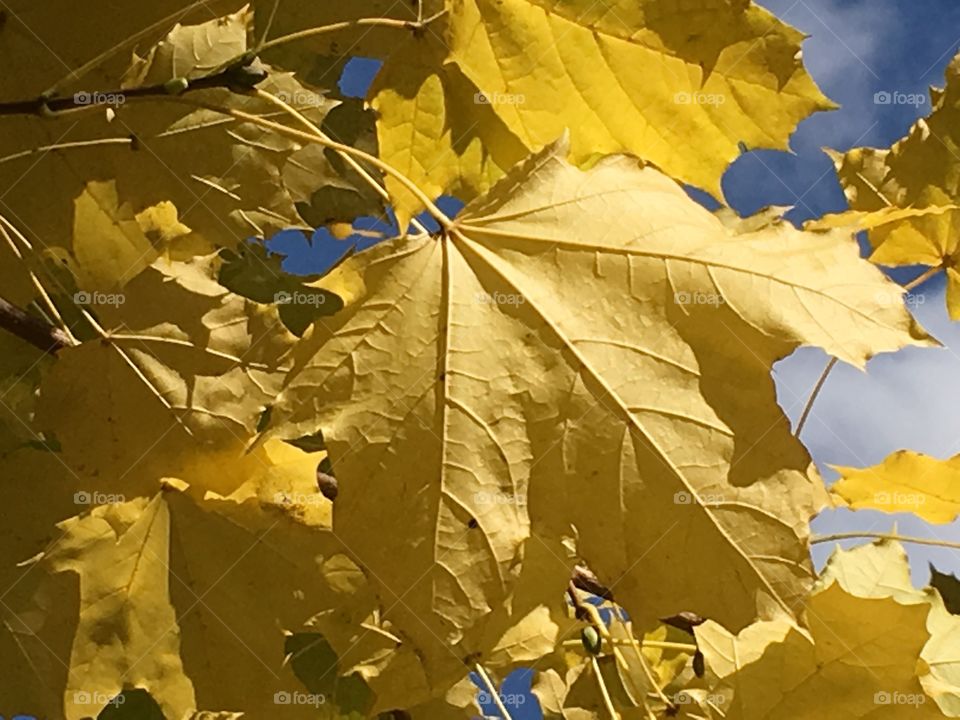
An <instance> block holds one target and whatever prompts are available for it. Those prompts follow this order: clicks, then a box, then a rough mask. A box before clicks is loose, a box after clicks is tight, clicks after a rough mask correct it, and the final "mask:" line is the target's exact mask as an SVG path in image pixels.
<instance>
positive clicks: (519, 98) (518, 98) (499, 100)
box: [473, 92, 527, 105]
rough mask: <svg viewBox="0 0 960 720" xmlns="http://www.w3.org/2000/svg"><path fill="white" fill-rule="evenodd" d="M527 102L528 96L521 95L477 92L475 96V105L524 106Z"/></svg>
mask: <svg viewBox="0 0 960 720" xmlns="http://www.w3.org/2000/svg"><path fill="white" fill-rule="evenodd" d="M526 101H527V97H526V95H522V94H520V93H499V92H495V93H488V92H477V93H474V94H473V104H474V105H523V104H524V103H525V102H526Z"/></svg>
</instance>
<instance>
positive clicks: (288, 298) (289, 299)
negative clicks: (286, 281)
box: [273, 290, 327, 307]
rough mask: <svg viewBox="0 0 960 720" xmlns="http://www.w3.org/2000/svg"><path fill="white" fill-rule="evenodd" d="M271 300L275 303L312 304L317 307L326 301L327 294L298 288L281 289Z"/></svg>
mask: <svg viewBox="0 0 960 720" xmlns="http://www.w3.org/2000/svg"><path fill="white" fill-rule="evenodd" d="M273 301H274V302H275V303H276V304H277V305H313V306H314V307H319V306H321V305H323V304H324V303H326V302H327V296H326V294H325V293H320V292H316V293H310V292H301V291H299V290H296V291H294V292H287V291H286V290H281V291H280V292H278V293H276V294H275V295H274V296H273Z"/></svg>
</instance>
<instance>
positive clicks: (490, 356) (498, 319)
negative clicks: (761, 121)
mask: <svg viewBox="0 0 960 720" xmlns="http://www.w3.org/2000/svg"><path fill="white" fill-rule="evenodd" d="M565 154H566V148H565V147H563V146H559V147H551V148H548V149H546V150H544V151H543V152H542V153H540V154H539V155H536V156H534V157H531V158H530V159H529V160H527V161H526V162H524V163H523V164H521V165H519V166H517V167H516V168H514V169H513V170H512V171H511V173H510V174H508V176H507V177H506V178H504V179H503V181H501V183H500V184H498V185H497V186H496V187H495V188H494V189H493V190H491V192H490V193H488V194H487V195H486V196H484V197H481V198H478V199H477V200H475V201H474V202H473V203H471V204H470V205H469V206H468V207H467V208H466V209H465V210H464V211H463V213H462V214H461V216H460V217H458V219H457V221H456V222H455V223H454V224H453V227H452V228H451V229H450V231H449V232H448V233H446V234H443V235H441V236H439V237H428V236H421V237H416V238H410V239H406V240H404V239H398V240H395V241H392V242H387V243H384V244H382V245H380V246H377V247H375V248H373V249H371V250H369V251H367V252H366V253H364V254H362V255H360V256H358V257H357V258H355V259H352V260H349V261H347V262H348V263H349V264H355V265H356V266H357V267H358V268H361V269H363V272H364V282H365V286H366V288H367V290H366V294H365V296H364V297H363V298H362V300H360V301H357V302H355V303H354V304H353V305H351V306H350V307H348V308H347V309H346V310H345V311H344V312H342V313H340V314H338V315H336V316H334V318H332V322H331V323H329V324H326V325H324V326H315V327H314V330H313V332H312V333H311V334H310V335H309V336H307V337H305V338H304V339H303V341H302V342H301V343H299V345H298V346H297V347H296V348H295V349H294V351H293V353H292V358H293V362H294V369H293V371H292V372H291V374H290V375H289V377H288V382H287V384H286V386H285V388H284V390H283V391H282V393H281V394H280V396H279V397H278V401H277V404H276V407H275V408H274V414H273V418H272V423H273V430H272V432H273V433H278V434H280V435H281V436H284V437H299V436H302V435H308V434H311V433H313V432H315V431H316V430H318V429H322V430H323V433H324V438H325V440H326V441H327V447H328V449H329V451H330V458H331V460H332V462H333V466H334V468H335V469H336V473H337V478H338V480H339V482H340V484H341V487H340V492H341V494H340V496H339V497H338V499H337V503H336V506H335V510H334V528H335V530H336V532H337V533H338V535H340V536H342V537H343V539H344V542H345V543H346V544H347V545H348V546H349V547H350V548H351V549H352V551H353V552H355V553H356V555H357V557H358V558H359V561H360V562H361V563H362V564H363V565H364V567H367V568H369V569H370V571H371V577H372V578H376V579H375V580H374V582H376V583H377V584H378V586H379V587H380V588H381V590H382V591H383V592H385V593H388V594H394V593H395V594H398V595H399V594H401V593H405V594H404V595H403V597H404V603H403V605H402V607H399V608H395V609H394V621H395V623H396V624H397V626H398V627H400V628H402V630H403V632H404V633H407V634H408V635H409V636H410V637H411V638H412V639H413V640H414V641H415V643H416V644H417V645H418V646H419V647H421V648H428V650H425V651H424V656H425V658H426V660H425V661H426V662H427V665H428V667H429V666H430V664H431V662H436V663H442V662H444V661H445V660H446V658H448V657H449V652H448V649H447V648H446V647H445V646H442V645H438V643H437V638H448V639H449V642H457V641H460V642H463V643H464V644H465V645H466V646H467V647H468V648H469V649H470V650H474V649H477V648H478V646H479V647H483V644H482V643H480V642H479V641H478V640H477V639H476V638H477V637H478V636H480V637H482V635H483V628H482V626H483V624H484V618H486V617H487V616H489V614H490V613H491V611H492V608H495V607H500V606H501V605H502V604H503V603H504V601H505V599H506V598H507V597H509V596H510V595H511V594H512V593H513V591H514V587H515V583H516V568H517V567H518V566H520V564H521V563H522V562H523V558H524V552H525V550H524V548H525V547H527V544H528V541H532V540H533V539H534V538H535V539H536V540H537V541H539V540H540V539H542V538H544V537H549V536H550V534H551V532H552V531H551V530H550V528H551V527H553V528H559V527H569V524H571V523H572V524H574V525H576V527H577V529H578V531H579V538H580V543H581V545H582V552H583V554H584V556H585V558H586V559H587V560H588V562H589V563H590V565H591V567H593V568H594V569H595V570H596V571H597V573H598V574H599V575H600V576H601V579H602V580H604V581H605V584H607V585H608V586H609V585H610V584H612V583H614V582H615V583H617V596H618V598H621V601H622V602H623V604H624V605H625V606H626V607H627V608H628V609H629V611H630V612H631V614H632V616H633V617H634V618H635V621H636V622H638V623H644V622H648V621H649V620H650V619H651V618H652V617H661V616H665V615H668V614H671V613H673V612H676V611H677V605H678V603H681V602H682V604H683V607H684V608H686V609H690V610H693V611H697V612H701V613H702V614H710V615H711V616H713V617H724V618H725V619H726V621H727V622H729V623H731V624H734V625H743V624H746V623H748V622H750V620H751V619H752V618H753V616H754V614H755V607H756V606H755V603H756V602H757V594H758V593H760V594H761V595H765V596H767V597H769V598H771V599H772V600H773V601H774V602H776V603H780V604H782V606H784V607H792V606H793V605H794V604H795V603H796V599H797V598H798V597H799V596H801V595H802V594H803V592H804V590H805V588H806V587H807V586H808V585H809V583H810V581H811V580H812V569H811V567H810V565H809V559H808V553H807V548H806V537H807V532H808V531H807V521H808V519H809V517H810V516H811V515H812V514H814V513H816V511H817V510H818V509H819V508H820V507H821V506H822V504H823V502H824V496H825V493H824V491H823V490H822V488H821V487H820V485H819V479H818V478H817V476H816V474H815V473H813V472H812V471H811V470H810V467H809V458H808V457H807V455H806V453H805V451H804V450H803V448H802V447H801V446H800V445H799V444H798V442H797V441H796V439H795V438H793V437H792V436H791V435H790V433H789V428H788V426H787V423H786V420H785V418H784V417H783V416H782V413H781V412H780V410H779V408H778V407H777V405H776V402H775V397H774V388H773V384H772V381H771V379H770V374H769V373H770V367H771V365H772V364H773V362H775V361H776V360H777V359H779V358H781V357H783V356H784V355H786V354H788V353H789V352H791V351H792V350H793V348H795V347H797V346H798V345H801V344H813V345H820V346H821V347H824V348H826V349H827V351H828V352H830V353H832V354H835V355H837V356H838V357H840V358H842V359H844V360H847V361H849V362H851V363H854V364H857V365H862V364H863V363H864V362H865V361H866V359H867V358H868V357H870V356H871V355H872V354H873V353H875V352H878V351H884V350H894V349H897V348H899V347H902V346H904V345H911V344H920V345H927V344H930V341H929V340H927V339H925V338H924V334H923V333H922V331H920V330H919V328H917V326H916V325H915V324H914V323H913V321H912V320H911V319H910V317H909V316H908V314H907V313H906V312H905V311H904V309H903V308H902V307H893V306H887V305H882V304H880V303H878V302H877V300H876V296H877V293H878V292H887V291H889V289H890V288H892V287H895V286H893V284H892V283H890V282H889V281H888V280H886V279H885V278H884V277H883V275H882V273H880V272H879V270H877V269H876V268H874V267H873V266H871V265H870V264H869V263H867V262H865V261H863V260H861V259H860V258H859V255H858V252H857V247H856V244H855V242H854V241H853V240H852V238H851V237H850V235H849V234H843V233H802V232H800V231H797V230H796V229H794V228H793V227H792V226H790V225H789V224H788V223H776V224H772V225H768V226H766V227H764V228H763V229H762V230H759V231H756V232H744V233H741V234H739V235H736V234H732V233H731V232H730V231H729V230H727V229H726V228H725V227H724V225H723V224H722V223H721V222H720V221H719V220H717V219H716V218H715V217H714V216H712V215H711V214H710V213H708V212H707V211H706V210H703V209H702V208H700V207H699V206H697V205H696V204H695V203H693V202H692V201H691V200H690V199H689V198H688V197H687V196H686V195H685V194H684V192H683V190H682V189H681V188H680V187H678V186H677V185H676V184H675V183H674V182H673V181H671V180H670V179H669V178H667V177H665V176H664V175H662V174H661V173H659V172H658V171H656V170H654V169H652V168H644V167H642V166H641V165H640V164H639V163H638V162H637V161H636V160H635V159H631V158H627V157H622V156H618V157H612V158H609V159H606V160H604V161H601V162H600V163H598V164H597V165H596V166H594V167H593V168H592V169H591V170H589V171H580V170H578V169H577V168H575V167H573V166H572V165H570V164H569V163H568V162H566V161H565V160H564V157H565ZM612 208H616V211H615V212H613V211H612ZM676 218H683V221H682V223H680V222H678V221H677V220H676ZM398 358H401V359H402V360H401V361H400V362H398V360H397V359H398ZM761 437H762V438H763V440H764V442H763V443H760V444H759V445H755V443H756V442H757V441H759V440H760V438H761ZM748 447H750V448H752V450H751V451H750V452H749V453H746V448H748ZM785 497H788V498H789V499H788V500H786V499H785ZM534 505H535V506H536V507H537V508H538V519H537V523H538V525H537V526H534V525H533V523H532V518H531V516H530V512H529V508H530V507H532V506H534ZM588 508H589V510H588ZM374 529H375V531H374ZM534 544H536V543H534ZM690 553H694V554H695V555H696V556H697V557H698V563H697V565H696V567H702V566H703V564H706V565H708V566H712V567H726V568H730V577H731V578H735V580H734V581H732V582H729V583H723V584H722V585H720V586H714V585H712V584H711V585H709V586H705V585H704V583H703V582H702V576H701V573H700V572H698V571H697V570H696V567H691V568H690V569H689V571H688V570H687V561H686V560H685V558H688V557H689V556H690ZM558 557H560V556H558ZM564 564H565V563H564V562H557V563H553V564H549V563H548V564H547V567H546V568H544V576H543V577H542V578H541V579H540V581H539V585H538V587H539V589H540V590H539V591H540V592H541V593H542V595H541V596H540V597H541V601H542V602H548V600H549V598H550V597H552V596H556V594H559V593H561V592H562V591H563V588H564V587H565V586H566V583H567V582H568V579H569V569H570V568H569V567H566V568H565V567H564ZM664 573H666V574H669V576H670V577H671V581H670V582H669V583H656V584H653V585H651V584H650V583H649V582H647V580H646V578H649V577H651V576H661V575H663V574H664ZM681 599H682V600H681ZM427 628H429V630H428V629H427ZM465 654H466V653H465Z"/></svg>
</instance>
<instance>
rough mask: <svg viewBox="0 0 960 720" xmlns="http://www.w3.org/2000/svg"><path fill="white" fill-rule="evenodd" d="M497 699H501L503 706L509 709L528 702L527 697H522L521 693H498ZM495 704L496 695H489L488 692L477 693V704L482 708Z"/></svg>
mask: <svg viewBox="0 0 960 720" xmlns="http://www.w3.org/2000/svg"><path fill="white" fill-rule="evenodd" d="M496 697H497V698H499V699H500V702H501V703H503V706H504V707H507V708H510V707H514V708H516V707H520V706H521V705H523V704H524V703H525V702H527V698H526V696H525V695H521V694H520V693H504V692H499V693H497V695H496ZM493 702H496V700H495V699H494V695H493V694H492V693H489V692H487V691H486V690H481V691H480V692H478V693H477V703H478V704H479V705H481V706H483V705H489V704H490V703H493Z"/></svg>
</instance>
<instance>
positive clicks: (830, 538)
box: [810, 531, 960, 549]
mask: <svg viewBox="0 0 960 720" xmlns="http://www.w3.org/2000/svg"><path fill="white" fill-rule="evenodd" d="M859 539H864V540H865V539H874V540H898V541H900V542H905V543H913V544H915V545H933V546H935V547H947V548H956V549H960V542H950V541H949V540H934V539H931V538H921V537H912V536H909V535H900V534H898V533H881V532H859V531H854V532H842V533H831V534H830V535H814V536H813V537H811V538H810V544H811V545H816V544H818V543H825V542H835V541H837V540H859Z"/></svg>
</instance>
